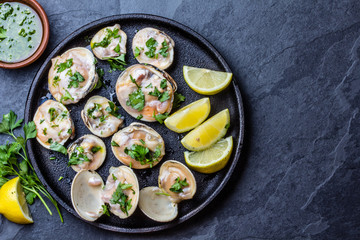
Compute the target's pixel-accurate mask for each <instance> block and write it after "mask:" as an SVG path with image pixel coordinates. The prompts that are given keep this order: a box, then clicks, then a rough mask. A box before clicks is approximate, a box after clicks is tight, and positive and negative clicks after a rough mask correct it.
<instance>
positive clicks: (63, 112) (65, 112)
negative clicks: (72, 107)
mask: <svg viewBox="0 0 360 240" xmlns="http://www.w3.org/2000/svg"><path fill="white" fill-rule="evenodd" d="M60 116H61V119H64V118H66V117H67V116H68V111H62V112H61V115H60Z"/></svg>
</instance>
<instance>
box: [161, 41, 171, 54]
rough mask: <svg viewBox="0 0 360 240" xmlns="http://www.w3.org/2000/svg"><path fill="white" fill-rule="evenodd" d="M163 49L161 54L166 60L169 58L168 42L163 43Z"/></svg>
mask: <svg viewBox="0 0 360 240" xmlns="http://www.w3.org/2000/svg"><path fill="white" fill-rule="evenodd" d="M161 45H162V47H161V48H160V51H159V53H160V54H161V55H162V56H163V57H164V58H166V57H167V56H168V54H169V53H168V52H167V51H168V49H169V46H168V44H167V42H166V41H165V40H164V41H163V42H162V43H161Z"/></svg>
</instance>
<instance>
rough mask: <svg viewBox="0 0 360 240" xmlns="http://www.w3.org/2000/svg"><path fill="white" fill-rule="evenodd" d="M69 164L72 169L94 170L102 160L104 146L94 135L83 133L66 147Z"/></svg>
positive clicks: (104, 150) (104, 153)
mask: <svg viewBox="0 0 360 240" xmlns="http://www.w3.org/2000/svg"><path fill="white" fill-rule="evenodd" d="M68 154H69V165H70V166H71V167H72V169H74V171H76V172H79V171H81V170H96V169H98V168H99V167H100V166H101V165H102V164H103V162H104V160H105V157H106V146H105V144H104V142H103V141H102V140H101V139H100V138H98V137H96V136H94V135H90V134H87V135H84V136H82V137H80V138H78V139H77V140H76V141H75V142H73V143H72V144H71V145H70V146H69V147H68Z"/></svg>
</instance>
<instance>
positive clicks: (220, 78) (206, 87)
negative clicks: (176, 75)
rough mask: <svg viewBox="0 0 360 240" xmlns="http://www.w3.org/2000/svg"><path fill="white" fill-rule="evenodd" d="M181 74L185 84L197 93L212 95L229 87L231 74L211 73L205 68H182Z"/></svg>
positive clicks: (211, 71)
mask: <svg viewBox="0 0 360 240" xmlns="http://www.w3.org/2000/svg"><path fill="white" fill-rule="evenodd" d="M183 74H184V79H185V81H186V83H187V84H188V85H189V87H190V88H191V89H192V90H194V91H195V92H197V93H200V94H204V95H214V94H216V93H218V92H221V91H222V90H224V89H225V88H226V87H227V86H229V84H230V82H231V79H232V76H233V74H232V73H228V72H219V71H213V70H210V69H205V68H195V67H189V66H184V67H183Z"/></svg>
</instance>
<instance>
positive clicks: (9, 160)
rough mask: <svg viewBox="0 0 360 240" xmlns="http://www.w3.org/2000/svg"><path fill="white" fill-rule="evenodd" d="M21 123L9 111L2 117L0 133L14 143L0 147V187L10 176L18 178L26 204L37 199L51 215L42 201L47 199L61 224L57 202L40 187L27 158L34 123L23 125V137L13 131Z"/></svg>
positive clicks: (32, 136) (33, 133)
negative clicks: (27, 146) (27, 145)
mask: <svg viewBox="0 0 360 240" xmlns="http://www.w3.org/2000/svg"><path fill="white" fill-rule="evenodd" d="M22 122H23V119H19V120H17V115H16V114H15V113H14V112H13V111H10V112H9V113H8V114H5V115H3V119H2V122H1V123H0V133H2V134H7V135H10V136H11V137H12V138H13V139H14V142H11V143H9V142H7V143H6V144H4V145H0V187H1V186H2V185H3V184H5V183H6V182H7V181H8V180H10V178H11V177H12V176H19V177H20V183H21V185H22V187H23V189H24V193H25V198H26V201H27V203H28V204H33V203H34V200H35V198H39V199H40V200H41V202H42V203H43V205H44V206H45V208H46V209H47V211H48V212H49V214H50V215H52V212H51V210H50V208H49V207H48V205H47V204H46V202H45V201H44V199H43V196H45V197H47V198H48V199H49V200H50V201H51V203H52V204H53V205H54V206H55V208H56V210H57V212H58V214H59V216H60V219H61V222H63V218H62V215H61V213H60V210H59V207H58V205H57V202H56V201H55V200H54V199H53V197H52V196H51V195H50V193H49V192H48V191H47V190H46V188H45V187H44V186H43V185H42V183H41V181H40V180H39V178H38V176H37V175H36V173H35V171H34V168H33V166H32V165H31V163H30V160H29V159H28V156H27V151H26V142H27V141H28V140H29V139H32V138H35V137H36V132H37V131H36V125H35V123H34V122H29V123H27V124H24V127H23V130H24V137H23V136H18V137H17V136H15V135H14V132H13V130H14V129H15V128H18V127H20V126H21V123H22Z"/></svg>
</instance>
